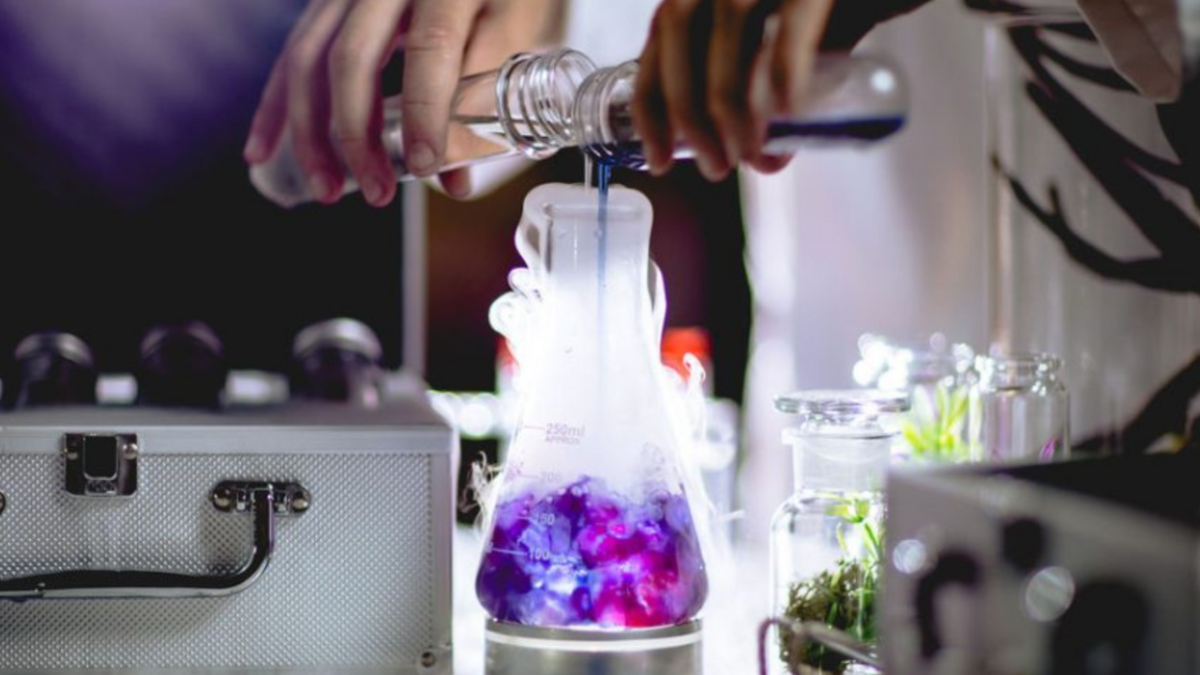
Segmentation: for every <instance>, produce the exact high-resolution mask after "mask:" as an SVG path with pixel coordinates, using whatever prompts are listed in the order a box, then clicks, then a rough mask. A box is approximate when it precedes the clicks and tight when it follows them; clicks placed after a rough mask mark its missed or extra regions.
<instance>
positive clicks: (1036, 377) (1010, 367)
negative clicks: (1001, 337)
mask: <svg viewBox="0 0 1200 675" xmlns="http://www.w3.org/2000/svg"><path fill="white" fill-rule="evenodd" d="M1061 367H1062V361H1061V360H1060V359H1059V358H1058V357H1056V356H1052V355H1049V354H1014V355H1006V356H979V357H976V359H975V372H976V374H977V377H978V378H979V386H980V387H982V388H983V389H989V390H1000V389H1004V390H1016V389H1032V388H1034V387H1037V386H1038V385H1049V384H1055V383H1057V382H1058V373H1059V369H1060V368H1061Z"/></svg>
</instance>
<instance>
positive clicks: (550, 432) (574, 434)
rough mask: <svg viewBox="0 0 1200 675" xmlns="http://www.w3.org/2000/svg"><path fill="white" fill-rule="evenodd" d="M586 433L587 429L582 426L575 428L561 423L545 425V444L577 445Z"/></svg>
mask: <svg viewBox="0 0 1200 675" xmlns="http://www.w3.org/2000/svg"><path fill="white" fill-rule="evenodd" d="M586 433H587V427H585V426H584V425H582V424H580V425H579V426H575V425H572V424H564V423H562V422H551V423H549V424H547V425H546V436H545V442H546V443H555V444H558V445H579V444H580V443H581V442H582V441H583V437H584V435H585V434H586Z"/></svg>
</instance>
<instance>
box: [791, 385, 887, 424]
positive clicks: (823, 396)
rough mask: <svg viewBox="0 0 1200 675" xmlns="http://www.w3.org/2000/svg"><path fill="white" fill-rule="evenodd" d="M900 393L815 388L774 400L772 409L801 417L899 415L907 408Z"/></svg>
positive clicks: (875, 390)
mask: <svg viewBox="0 0 1200 675" xmlns="http://www.w3.org/2000/svg"><path fill="white" fill-rule="evenodd" d="M909 405H910V403H909V396H908V394H907V393H905V392H903V391H881V390H878V389H844V390H838V389H817V390H811V391H797V392H793V393H791V394H784V395H783V396H777V397H776V398H775V409H776V410H778V411H779V412H782V413H787V414H789V415H799V416H801V417H832V418H836V417H860V416H868V417H870V416H874V415H883V414H888V413H902V412H905V411H907V410H908V408H909Z"/></svg>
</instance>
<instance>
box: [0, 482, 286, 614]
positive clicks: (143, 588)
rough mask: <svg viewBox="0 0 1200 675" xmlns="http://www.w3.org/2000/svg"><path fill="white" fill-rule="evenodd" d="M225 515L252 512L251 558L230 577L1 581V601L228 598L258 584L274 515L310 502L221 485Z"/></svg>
mask: <svg viewBox="0 0 1200 675" xmlns="http://www.w3.org/2000/svg"><path fill="white" fill-rule="evenodd" d="M212 499H213V503H214V504H215V505H216V506H217V508H218V509H221V510H224V511H251V512H252V513H253V515H254V547H253V549H252V550H251V553H250V558H249V560H247V561H246V563H245V564H244V565H242V566H241V567H240V568H239V569H237V570H236V571H234V572H232V573H229V574H213V575H199V574H172V573H170V572H149V571H136V570H69V571H65V572H54V573H51V574H38V575H34V576H27V577H20V578H17V579H0V600H14V601H18V602H20V601H25V600H83V599H115V598H121V599H127V598H158V599H164V598H213V597H223V596H227V595H233V594H234V593H238V592H241V591H244V590H246V589H247V588H249V587H250V586H251V585H253V584H254V582H256V581H258V579H259V577H261V576H262V574H263V572H264V571H266V569H267V565H268V564H270V562H271V555H272V554H273V553H274V551H275V524H276V516H277V513H276V512H277V511H279V512H281V513H297V514H298V513H301V512H303V511H306V510H307V509H308V504H309V496H308V492H307V491H306V490H304V488H302V487H300V486H299V485H296V484H294V483H293V484H273V483H267V482H225V483H221V484H220V485H218V486H217V487H216V488H215V489H214V490H213V498H212Z"/></svg>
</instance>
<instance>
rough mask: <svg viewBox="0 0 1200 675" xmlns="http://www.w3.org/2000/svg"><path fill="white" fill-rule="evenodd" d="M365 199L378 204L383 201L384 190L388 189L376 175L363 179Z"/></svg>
mask: <svg viewBox="0 0 1200 675" xmlns="http://www.w3.org/2000/svg"><path fill="white" fill-rule="evenodd" d="M362 189H363V199H366V200H367V203H369V204H378V203H379V202H381V201H383V195H384V191H385V190H386V189H387V188H385V187H384V186H383V184H382V183H380V182H379V179H377V178H375V177H367V178H364V179H363V184H362Z"/></svg>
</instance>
